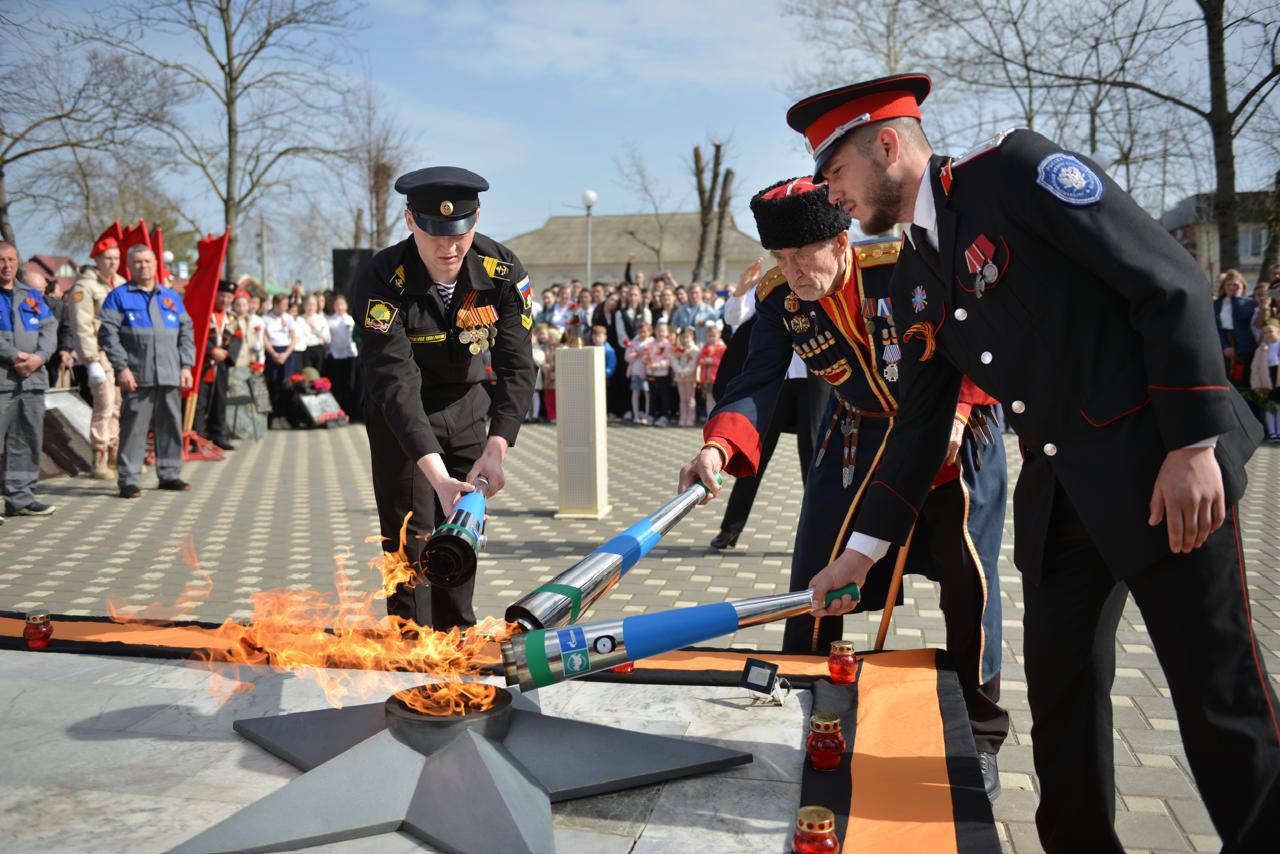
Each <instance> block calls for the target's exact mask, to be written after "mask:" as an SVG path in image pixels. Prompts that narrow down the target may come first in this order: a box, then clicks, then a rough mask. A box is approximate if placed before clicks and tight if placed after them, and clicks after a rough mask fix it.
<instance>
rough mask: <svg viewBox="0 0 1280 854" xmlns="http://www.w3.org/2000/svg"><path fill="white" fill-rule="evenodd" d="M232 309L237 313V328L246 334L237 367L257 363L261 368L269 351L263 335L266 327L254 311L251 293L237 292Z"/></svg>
mask: <svg viewBox="0 0 1280 854" xmlns="http://www.w3.org/2000/svg"><path fill="white" fill-rule="evenodd" d="M231 311H232V313H234V314H235V328H236V330H237V331H239V332H241V333H243V336H244V344H243V345H242V346H241V347H240V353H239V354H238V355H237V356H236V363H235V367H237V368H248V367H252V366H254V365H257V366H258V367H257V368H256V370H261V369H262V363H263V361H264V360H265V359H266V353H267V351H266V340H265V338H264V337H263V336H264V335H265V334H266V327H265V325H264V323H263V321H262V318H261V317H259V316H258V315H256V314H254V313H253V309H252V304H251V303H250V301H249V295H248V294H246V293H245V292H244V291H240V292H239V293H238V294H236V298H235V302H233V303H231Z"/></svg>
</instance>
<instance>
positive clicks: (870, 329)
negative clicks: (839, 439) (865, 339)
mask: <svg viewBox="0 0 1280 854" xmlns="http://www.w3.org/2000/svg"><path fill="white" fill-rule="evenodd" d="M875 334H876V319H875V318H874V317H868V318H867V335H875Z"/></svg>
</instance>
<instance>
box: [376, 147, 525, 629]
mask: <svg viewBox="0 0 1280 854" xmlns="http://www.w3.org/2000/svg"><path fill="white" fill-rule="evenodd" d="M395 188H396V190H398V191H399V192H401V193H403V194H404V195H405V197H406V200H405V204H406V207H407V208H408V210H409V212H410V214H411V216H412V217H413V221H414V223H415V224H416V225H417V227H418V228H420V229H422V231H424V232H426V233H427V234H429V235H432V236H438V237H448V236H458V237H459V240H460V241H461V242H466V241H470V244H469V249H468V250H467V252H466V254H465V255H464V256H463V258H462V264H461V267H460V269H459V270H458V273H457V279H456V281H455V282H453V283H448V282H444V283H440V282H436V281H433V279H432V276H431V274H430V273H429V272H428V270H427V266H426V264H425V263H424V262H423V259H422V255H421V254H420V253H419V251H418V245H417V242H416V241H415V237H414V235H412V234H411V235H409V236H407V237H406V238H405V239H404V240H401V241H400V242H399V243H396V244H394V245H392V246H389V247H387V248H385V249H383V250H382V251H380V252H378V253H377V254H376V255H375V256H374V257H373V259H372V260H371V261H369V262H368V263H366V264H365V265H364V266H363V267H362V268H361V271H360V273H359V275H358V276H357V279H356V285H355V289H354V293H353V297H354V298H353V299H352V309H353V316H354V317H355V318H356V322H357V323H358V324H360V332H361V336H360V358H361V362H362V364H363V366H364V376H365V390H366V402H365V427H366V429H367V431H368V434H369V449H370V455H371V457H372V471H373V491H374V497H375V498H376V500H377V505H378V522H379V527H380V528H381V532H382V536H383V540H384V542H383V546H384V548H386V549H388V550H392V551H394V550H395V548H396V547H397V546H398V545H399V543H400V537H401V528H402V526H404V525H405V524H406V521H405V517H406V515H407V514H409V513H412V514H413V515H412V517H410V519H409V521H408V523H407V525H408V527H407V528H406V529H405V532H406V538H407V539H406V541H405V547H406V552H407V554H408V557H409V560H410V562H411V563H416V562H417V560H418V559H419V556H420V553H421V551H422V545H423V543H424V541H425V539H426V538H427V537H428V536H429V535H430V534H431V532H432V531H433V530H434V529H435V527H436V526H437V525H438V524H440V523H441V522H443V521H444V519H443V518H442V516H441V509H440V507H439V503H438V502H437V500H436V498H435V494H434V492H433V490H431V489H429V488H423V487H422V486H421V485H419V486H416V487H415V486H412V484H414V483H420V481H421V479H422V474H421V473H420V472H419V471H418V468H417V462H418V460H419V459H421V458H422V457H423V456H425V455H427V454H439V455H440V456H441V458H442V460H443V462H444V465H445V468H446V469H447V470H448V471H449V473H450V474H451V475H452V476H453V477H457V478H463V477H466V476H467V473H468V472H469V471H470V470H471V467H472V466H473V465H474V464H475V462H476V460H477V458H479V456H480V455H481V453H483V451H484V447H485V444H486V442H487V440H488V439H489V438H492V437H501V438H503V439H505V440H506V441H507V443H508V444H509V445H515V442H516V435H517V433H519V431H520V424H521V421H522V420H523V418H524V416H525V413H527V412H528V411H529V405H530V402H531V400H532V396H533V378H534V371H535V368H534V363H533V352H532V348H531V342H530V339H531V337H532V336H531V332H532V327H533V291H532V287H531V285H530V282H529V276H528V274H527V273H526V272H525V269H524V266H523V265H522V264H521V263H520V259H519V258H517V257H516V255H515V253H514V252H512V251H511V250H510V249H508V248H507V247H506V246H503V245H502V244H501V243H499V242H497V241H496V240H493V239H492V238H490V237H488V236H486V235H484V234H481V233H479V232H476V231H474V228H475V225H476V212H477V211H478V210H479V207H480V201H479V194H480V193H482V192H484V191H485V190H487V189H488V188H489V182H488V181H486V180H485V179H484V178H481V177H480V176H479V175H477V174H475V173H474V172H471V171H469V170H467V169H461V168H458V167H455V166H433V167H430V168H427V169H417V170H415V171H413V172H410V173H408V174H406V175H402V176H400V178H399V179H397V180H396V183H395ZM488 368H492V371H489V370H488ZM473 586H474V579H472V580H471V581H470V582H467V583H466V584H464V585H462V586H459V587H454V588H443V587H434V586H427V585H421V586H419V587H406V586H404V585H401V586H400V587H398V588H397V591H396V593H395V594H394V595H393V596H392V597H390V598H388V600H387V606H388V610H389V612H391V613H393V614H397V615H399V616H402V617H405V618H407V619H412V620H414V621H415V622H417V623H418V624H419V625H431V626H433V627H434V628H437V629H441V630H444V629H448V628H451V627H454V626H464V627H465V626H469V625H474V623H475V613H474V611H473V609H472V607H471V595H472V589H473Z"/></svg>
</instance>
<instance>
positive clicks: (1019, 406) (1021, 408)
mask: <svg viewBox="0 0 1280 854" xmlns="http://www.w3.org/2000/svg"><path fill="white" fill-rule="evenodd" d="M1009 408H1010V409H1012V410H1013V412H1014V414H1015V415H1021V414H1022V413H1024V412H1026V411H1027V405H1026V404H1025V403H1023V402H1022V401H1020V400H1015V401H1014V402H1013V403H1011V404H1009Z"/></svg>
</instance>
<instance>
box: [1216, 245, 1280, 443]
mask: <svg viewBox="0 0 1280 854" xmlns="http://www.w3.org/2000/svg"><path fill="white" fill-rule="evenodd" d="M1248 287H1249V286H1248V283H1247V282H1246V281H1245V278H1244V276H1243V275H1241V273H1240V271H1239V270H1227V271H1226V272H1225V273H1223V274H1222V275H1221V276H1219V277H1218V282H1217V285H1216V287H1215V288H1214V292H1213V319H1214V323H1215V324H1216V325H1217V327H1218V340H1219V343H1220V344H1221V346H1222V357H1223V360H1224V361H1225V363H1226V367H1227V376H1228V377H1230V379H1231V382H1232V383H1233V384H1235V386H1236V388H1238V389H1239V390H1240V393H1241V394H1243V395H1244V398H1245V400H1247V401H1248V402H1249V406H1250V407H1251V408H1252V409H1253V411H1254V414H1255V415H1257V416H1258V420H1259V421H1261V422H1262V424H1263V427H1264V429H1265V430H1266V440H1267V442H1269V443H1271V444H1277V443H1280V391H1277V387H1280V382H1277V373H1278V372H1280V264H1276V265H1275V266H1273V267H1272V268H1271V273H1270V279H1269V281H1266V282H1259V283H1258V285H1257V286H1256V287H1254V289H1253V293H1252V295H1251V296H1245V293H1246V291H1247V290H1248Z"/></svg>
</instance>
